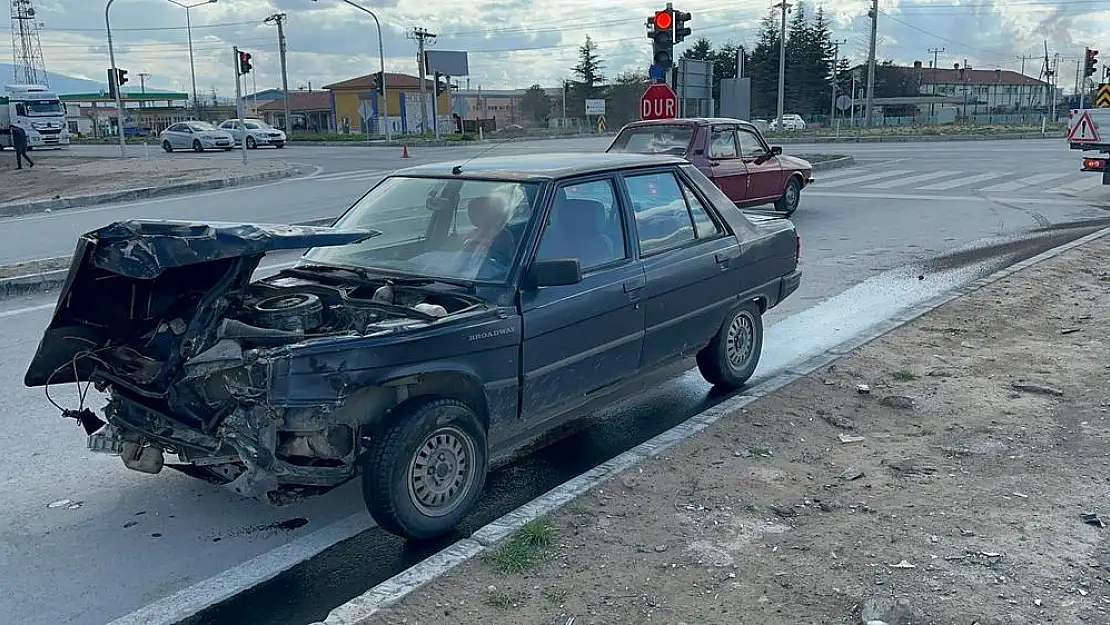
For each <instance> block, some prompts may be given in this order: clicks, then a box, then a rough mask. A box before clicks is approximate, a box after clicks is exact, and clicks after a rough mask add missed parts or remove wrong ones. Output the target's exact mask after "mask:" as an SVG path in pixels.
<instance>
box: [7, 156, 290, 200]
mask: <svg viewBox="0 0 1110 625" xmlns="http://www.w3.org/2000/svg"><path fill="white" fill-rule="evenodd" d="M156 149H157V146H155V147H152V148H151V150H156ZM130 150H131V153H141V148H138V147H135V146H132V147H131V148H130ZM28 155H29V156H30V157H31V160H33V161H34V162H35V166H34V167H31V168H28V167H27V164H26V163H24V164H23V169H21V170H20V169H16V168H15V152H14V151H12V150H10V149H9V150H4V151H2V152H0V209H2V205H3V204H5V203H9V202H26V201H33V200H48V199H57V198H61V197H74V196H80V195H89V194H96V193H107V192H111V191H124V190H130V189H141V188H145V187H164V186H169V185H174V184H181V183H185V182H196V181H200V180H212V179H221V178H230V177H236V176H242V175H245V174H253V173H259V172H265V171H273V170H281V169H286V168H287V167H289V164H288V163H285V162H283V161H276V160H270V159H253V160H249V161H248V162H247V164H246V165H245V166H244V165H243V164H242V163H241V162H240V161H234V160H228V159H225V158H222V157H220V156H218V155H216V154H214V153H213V154H204V155H197V157H189V156H181V157H175V158H141V157H129V158H87V157H73V156H67V155H65V154H64V153H63V154H57V153H54V152H50V151H45V150H41V151H32V152H30V153H29V154H28ZM207 157H212V158H207Z"/></svg>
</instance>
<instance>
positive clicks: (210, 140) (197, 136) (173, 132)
mask: <svg viewBox="0 0 1110 625" xmlns="http://www.w3.org/2000/svg"><path fill="white" fill-rule="evenodd" d="M158 136H159V138H161V139H162V149H163V150H165V151H167V152H173V151H174V150H177V149H182V150H188V149H190V148H192V149H193V151H194V152H203V151H205V150H225V151H227V150H230V149H231V148H232V147H233V143H232V142H233V141H234V139H232V138H231V133H229V132H227V131H225V130H220V129H218V128H216V127H215V126H213V125H212V124H209V123H208V122H201V121H188V122H179V123H176V124H172V125H171V126H170V127H169V128H166V129H165V130H163V131H162V132H161V133H160V134H159V135H158Z"/></svg>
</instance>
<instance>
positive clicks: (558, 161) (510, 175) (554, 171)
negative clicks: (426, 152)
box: [394, 152, 687, 180]
mask: <svg viewBox="0 0 1110 625" xmlns="http://www.w3.org/2000/svg"><path fill="white" fill-rule="evenodd" d="M686 162H687V161H686V159H683V158H678V157H674V156H666V155H658V154H628V153H611V152H555V153H549V154H533V155H526V154H512V155H505V156H487V157H482V158H473V159H466V158H459V159H456V160H452V161H443V162H439V163H429V164H427V165H417V166H415V167H407V168H405V169H400V170H397V171H396V172H394V175H399V176H404V175H418V176H453V175H458V176H460V177H482V178H496V179H509V180H527V179H537V180H550V179H555V178H565V177H568V176H579V175H583V174H592V173H602V172H606V171H616V170H621V169H630V168H634V167H650V166H657V165H671V164H673V165H681V164H684V163H686ZM455 166H461V168H462V170H461V171H460V172H459V173H458V174H454V172H453V171H452V169H453V168H454V167H455Z"/></svg>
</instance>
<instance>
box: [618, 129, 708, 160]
mask: <svg viewBox="0 0 1110 625" xmlns="http://www.w3.org/2000/svg"><path fill="white" fill-rule="evenodd" d="M693 134H694V127H693V126H690V125H688V124H674V125H663V124H652V125H650V126H638V127H634V128H625V129H624V130H622V131H621V133H620V134H619V135H617V138H616V139H614V140H613V145H611V146H610V147H609V151H610V152H632V153H635V154H675V155H678V156H681V155H684V154H686V148H687V146H689V145H690V138H691V137H692V136H693Z"/></svg>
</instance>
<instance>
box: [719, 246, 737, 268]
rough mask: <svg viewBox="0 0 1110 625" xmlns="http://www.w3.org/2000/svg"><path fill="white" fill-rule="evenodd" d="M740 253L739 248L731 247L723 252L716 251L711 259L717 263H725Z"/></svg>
mask: <svg viewBox="0 0 1110 625" xmlns="http://www.w3.org/2000/svg"><path fill="white" fill-rule="evenodd" d="M739 255H740V250H737V249H732V250H728V251H725V252H717V253H716V254H714V255H713V259H714V260H716V261H717V264H718V265H727V264H728V263H729V261H731V260H732V259H734V258H736V257H737V256H739Z"/></svg>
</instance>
